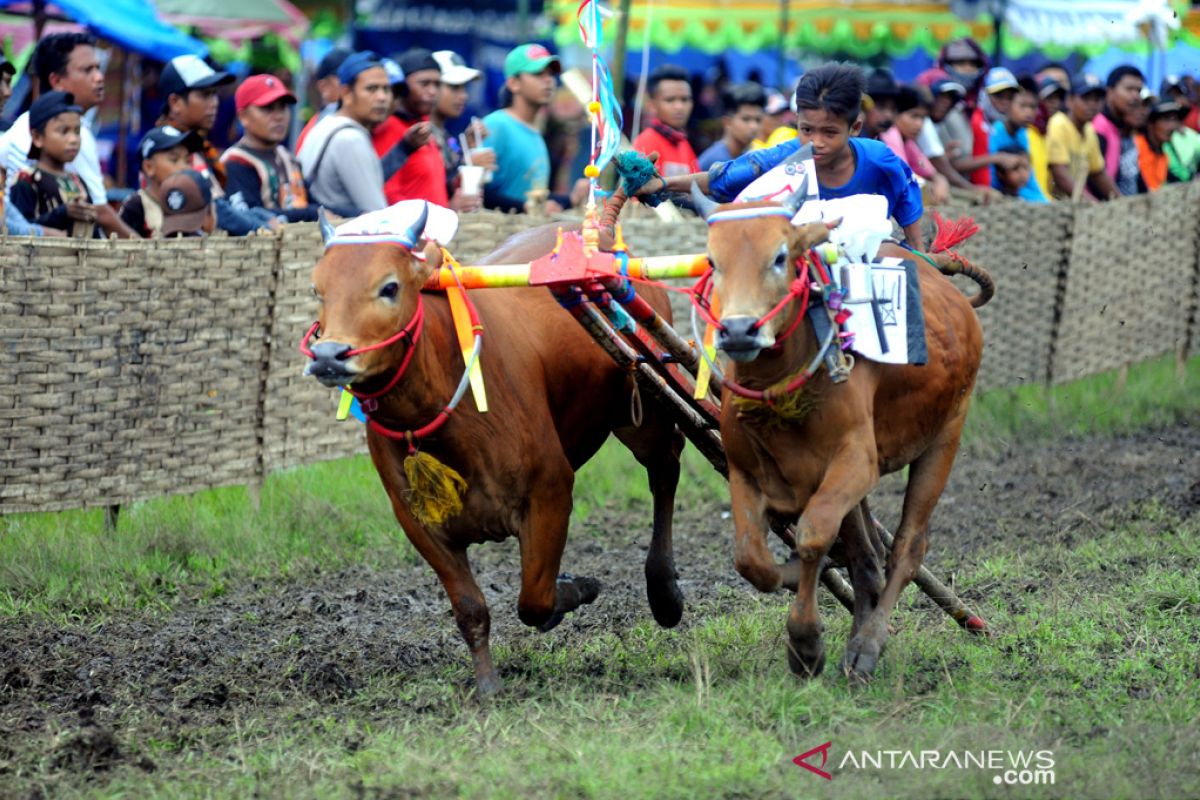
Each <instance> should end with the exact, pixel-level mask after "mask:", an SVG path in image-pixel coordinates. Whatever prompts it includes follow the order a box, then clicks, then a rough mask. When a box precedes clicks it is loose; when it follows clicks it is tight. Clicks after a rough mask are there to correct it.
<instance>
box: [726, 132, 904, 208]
mask: <svg viewBox="0 0 1200 800" xmlns="http://www.w3.org/2000/svg"><path fill="white" fill-rule="evenodd" d="M800 147H801V144H800V140H799V139H791V140H789V141H786V142H784V143H782V144H778V145H775V146H774V147H769V148H767V149H765V150H751V151H750V152H749V153H743V154H742V155H740V156H738V157H737V158H735V159H734V160H733V161H725V162H723V163H720V164H717V165H715V166H714V167H713V168H712V169H711V170H709V172H708V193H709V194H710V195H712V197H713V199H715V200H716V201H717V202H720V203H728V202H731V201H732V200H733V199H734V198H735V197H737V194H738V192H740V191H741V190H742V189H745V188H746V187H747V186H749V185H750V184H751V183H752V182H753V181H754V180H755V179H756V178H758V177H759V176H760V175H762V174H763V173H764V172H767V171H768V170H770V169H771V168H772V167H774V166H776V165H777V164H779V163H780V162H782V161H783V160H784V159H786V158H787V157H788V156H790V155H792V154H793V153H795V152H796V151H797V150H799V149H800ZM850 147H851V148H853V150H854V175H853V177H851V178H850V180H849V181H847V182H846V185H845V186H838V187H836V188H830V187H828V186H826V185H825V184H821V185H820V192H821V198H822V199H827V200H828V199H832V198H837V197H849V196H850V195H855V194H878V195H883V196H884V197H886V198H887V201H888V214H889V215H891V216H892V217H894V218H895V220H896V222H898V223H900V226H901V227H904V226H906V225H912V224H913V223H914V222H916V221H917V220H919V219H921V215H922V214H923V213H924V212H925V207H924V204H923V203H922V201H921V189H920V187H919V186H917V182H916V180H915V179H914V178H913V174H912V170H910V169H909V168H908V165H907V164H905V163H904V162H903V161H901V160H900V159H899V158H897V157H896V154H895V153H893V152H892V151H891V150H890V149H888V146H887V145H885V144H884V143H883V142H877V141H875V140H874V139H861V138H858V137H854V138H851V139H850Z"/></svg>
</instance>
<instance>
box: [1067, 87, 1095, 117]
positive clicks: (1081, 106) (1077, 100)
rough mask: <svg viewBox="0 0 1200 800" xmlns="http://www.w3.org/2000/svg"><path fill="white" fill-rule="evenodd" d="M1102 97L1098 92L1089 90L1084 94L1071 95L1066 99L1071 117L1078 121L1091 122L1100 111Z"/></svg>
mask: <svg viewBox="0 0 1200 800" xmlns="http://www.w3.org/2000/svg"><path fill="white" fill-rule="evenodd" d="M1101 97H1103V95H1102V94H1100V93H1099V92H1089V93H1088V94H1085V95H1072V96H1071V98H1070V99H1069V100H1067V109H1068V110H1069V111H1070V112H1071V117H1072V118H1073V119H1074V120H1075V121H1076V122H1079V123H1083V122H1091V121H1092V120H1093V119H1095V117H1096V115H1097V114H1099V113H1100V98H1101Z"/></svg>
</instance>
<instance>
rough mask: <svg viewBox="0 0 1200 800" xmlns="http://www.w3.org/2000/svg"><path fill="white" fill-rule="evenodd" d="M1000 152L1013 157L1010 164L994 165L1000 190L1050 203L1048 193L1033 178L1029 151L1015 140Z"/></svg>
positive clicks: (1028, 199) (1017, 196)
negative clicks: (1044, 192)
mask: <svg viewBox="0 0 1200 800" xmlns="http://www.w3.org/2000/svg"><path fill="white" fill-rule="evenodd" d="M999 152H1001V153H1007V154H1009V155H1011V156H1012V157H1013V158H1012V161H1011V162H1009V163H1008V164H997V165H996V166H995V167H993V169H995V171H996V186H997V188H999V189H1000V192H1001V193H1002V194H1004V195H1007V196H1008V197H1016V198H1019V199H1021V200H1025V201H1027V202H1030V203H1049V202H1050V201H1049V200H1047V199H1046V195H1044V194H1042V190H1041V187H1040V186H1038V185H1037V181H1035V180H1034V179H1033V168H1032V166H1030V161H1029V153H1028V152H1026V151H1025V149H1024V148H1023V147H1021V145H1019V144H1016V143H1015V142H1010V143H1008V144H1006V145H1004V146H1003V147H1002V148H1001V149H1000V150H999Z"/></svg>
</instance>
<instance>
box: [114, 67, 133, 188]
mask: <svg viewBox="0 0 1200 800" xmlns="http://www.w3.org/2000/svg"><path fill="white" fill-rule="evenodd" d="M121 52H122V55H121V88H120V89H119V90H118V93H117V104H118V109H117V185H118V186H124V185H125V184H126V183H127V182H128V180H129V153H128V149H129V102H130V97H129V81H130V72H129V71H130V67H131V66H132V64H133V60H134V59H136V58H137V56H136V55H134V54H133V53H130V52H129V51H128V50H122V51H121Z"/></svg>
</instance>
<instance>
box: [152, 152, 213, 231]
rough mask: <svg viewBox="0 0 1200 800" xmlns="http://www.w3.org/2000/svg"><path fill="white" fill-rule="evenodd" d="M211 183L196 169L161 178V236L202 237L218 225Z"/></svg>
mask: <svg viewBox="0 0 1200 800" xmlns="http://www.w3.org/2000/svg"><path fill="white" fill-rule="evenodd" d="M211 187H212V182H211V181H209V180H208V178H206V177H204V176H203V175H201V174H200V173H199V172H196V171H195V170H194V169H185V170H180V171H179V172H176V173H175V174H174V175H172V176H171V177H169V178H167V179H166V180H165V181H163V185H162V207H163V222H162V235H163V236H164V237H172V236H205V235H207V234H210V233H212V232H213V230H214V229H215V228H216V226H217V218H216V211H215V209H214V208H213V196H212V188H211Z"/></svg>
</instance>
